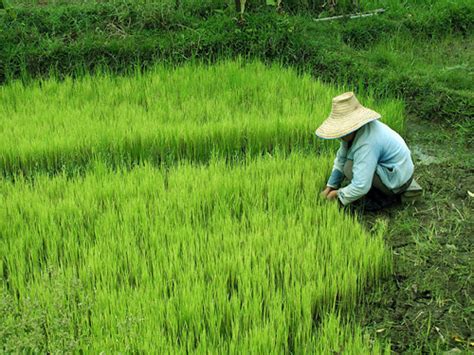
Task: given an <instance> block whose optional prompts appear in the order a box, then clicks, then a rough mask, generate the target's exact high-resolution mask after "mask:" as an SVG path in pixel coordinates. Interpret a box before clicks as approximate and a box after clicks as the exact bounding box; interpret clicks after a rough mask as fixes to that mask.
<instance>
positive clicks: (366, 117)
mask: <svg viewBox="0 0 474 355" xmlns="http://www.w3.org/2000/svg"><path fill="white" fill-rule="evenodd" d="M380 117H382V115H380V113H378V112H375V111H373V110H371V109H368V108H367V107H364V106H361V107H359V108H358V109H356V110H354V111H352V112H351V113H349V114H345V115H344V116H343V117H338V118H335V117H333V116H332V115H331V116H329V117H328V118H327V119H326V120H325V121H324V122H323V123H322V124H321V126H319V127H318V129H317V130H316V135H317V136H318V137H321V138H325V139H335V138H341V137H344V136H345V135H347V134H349V133H351V132H354V131H355V130H357V129H359V128H360V127H362V126H363V125H365V124H367V123H369V122H371V121H374V120H377V119H379V118H380Z"/></svg>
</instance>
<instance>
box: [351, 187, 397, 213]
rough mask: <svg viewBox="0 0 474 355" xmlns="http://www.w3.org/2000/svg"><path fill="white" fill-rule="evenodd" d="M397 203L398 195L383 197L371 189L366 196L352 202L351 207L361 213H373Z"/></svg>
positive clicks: (376, 190)
mask: <svg viewBox="0 0 474 355" xmlns="http://www.w3.org/2000/svg"><path fill="white" fill-rule="evenodd" d="M398 202H400V196H399V195H390V196H389V195H385V194H384V193H383V192H381V191H379V190H378V189H376V188H375V187H373V188H371V189H370V191H369V192H368V193H367V195H366V196H364V197H362V198H361V199H359V200H357V201H356V202H354V203H353V204H352V205H353V206H351V207H352V208H354V209H357V210H360V211H362V212H375V211H379V210H381V209H384V208H387V207H390V206H393V205H394V204H396V203H398Z"/></svg>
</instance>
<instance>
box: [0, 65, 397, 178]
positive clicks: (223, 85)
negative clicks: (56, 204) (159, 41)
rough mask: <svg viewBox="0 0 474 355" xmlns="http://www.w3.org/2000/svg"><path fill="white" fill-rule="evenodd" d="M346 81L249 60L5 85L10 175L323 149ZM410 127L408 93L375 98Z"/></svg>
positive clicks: (5, 161) (1, 116)
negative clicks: (325, 126)
mask: <svg viewBox="0 0 474 355" xmlns="http://www.w3.org/2000/svg"><path fill="white" fill-rule="evenodd" d="M342 90H344V89H343V88H336V87H334V86H328V85H324V84H322V83H321V82H319V81H316V80H313V79H312V78H311V77H310V76H308V75H304V76H298V75H297V74H296V73H295V72H294V71H292V70H286V69H285V70H283V69H282V68H281V67H280V66H278V65H274V66H273V67H271V68H267V67H266V66H264V65H263V64H261V63H258V62H251V63H246V62H245V61H244V60H240V61H234V62H225V63H221V64H219V65H216V66H212V67H205V66H200V65H185V66H182V67H178V68H176V69H174V70H169V69H167V68H165V67H162V66H158V67H155V68H154V69H153V70H151V71H149V72H145V73H141V72H136V74H135V75H134V76H132V77H117V76H113V75H109V74H102V75H98V76H86V77H83V78H81V79H79V80H72V79H70V78H68V79H66V80H64V81H58V80H56V79H47V80H43V81H37V82H33V83H31V84H29V85H24V84H22V83H21V82H14V83H11V84H9V85H6V86H3V87H0V98H1V101H2V105H1V106H0V124H1V126H2V129H3V133H2V140H1V141H0V157H1V158H0V171H1V172H2V173H3V175H5V176H11V175H14V174H20V173H21V174H23V175H32V174H34V172H36V171H48V172H52V173H55V172H57V171H60V170H67V171H72V170H77V169H81V168H84V167H86V166H87V165H88V164H89V162H90V161H92V160H95V159H101V160H102V161H104V162H107V163H108V164H110V165H112V166H120V165H123V164H126V165H128V166H132V165H134V164H137V163H139V162H141V161H144V160H148V161H153V162H155V163H157V164H160V163H172V162H174V161H177V160H181V159H188V160H193V161H201V162H205V161H208V160H209V159H210V157H211V156H212V155H216V156H220V157H223V158H225V159H227V160H235V159H240V158H242V157H245V156H247V155H253V156H255V155H261V154H264V153H268V152H269V153H271V152H273V151H274V150H276V149H277V150H279V151H280V152H281V153H290V152H292V151H294V150H300V151H306V152H311V153H312V154H319V153H323V152H328V148H330V147H333V145H331V144H329V143H330V142H324V141H322V140H320V139H317V138H316V137H315V135H314V131H315V129H316V128H317V127H318V126H319V125H320V124H321V123H322V121H323V120H324V119H326V117H327V116H328V115H329V112H330V110H331V99H332V97H334V96H336V95H337V94H339V93H341V91H342ZM360 100H361V102H362V103H363V104H364V105H367V106H369V107H372V108H374V109H376V110H378V111H379V112H380V113H381V114H382V115H383V120H385V122H387V123H388V124H390V125H391V126H392V127H393V128H394V129H396V130H398V131H402V130H403V106H402V104H401V103H400V102H399V101H394V100H392V101H386V102H377V103H376V102H374V101H373V99H370V98H367V97H364V96H363V95H362V96H361V97H360Z"/></svg>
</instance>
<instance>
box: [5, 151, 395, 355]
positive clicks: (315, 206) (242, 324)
mask: <svg viewBox="0 0 474 355" xmlns="http://www.w3.org/2000/svg"><path fill="white" fill-rule="evenodd" d="M331 165H332V157H329V156H328V157H325V156H316V155H315V156H308V155H306V154H302V153H294V154H292V155H291V156H289V157H285V154H281V155H280V154H279V153H276V154H274V156H269V155H268V156H266V157H263V158H258V159H253V158H246V159H245V161H244V162H243V163H242V164H239V165H230V164H227V163H226V162H225V161H224V160H222V159H220V158H218V156H217V157H216V158H212V159H211V160H210V162H209V164H207V165H199V164H196V163H192V162H186V161H180V162H178V163H177V164H176V165H175V166H171V167H167V168H162V169H157V168H156V167H154V166H152V165H151V164H149V163H145V164H141V165H140V166H137V167H135V168H134V169H131V170H125V169H119V170H118V171H116V172H112V171H110V170H109V169H108V168H107V166H106V164H105V163H104V162H101V161H98V162H95V163H94V164H93V167H92V168H91V170H90V171H89V172H88V173H87V174H85V175H83V176H76V177H73V178H72V179H71V177H68V176H66V175H64V174H59V175H57V176H55V177H52V178H51V177H50V176H48V175H47V174H44V173H38V174H37V175H36V176H35V178H34V179H33V180H27V179H24V178H21V177H18V178H17V179H16V181H14V182H13V181H10V180H6V179H3V180H0V198H1V200H2V204H1V206H0V233H1V238H0V255H1V256H2V258H1V259H0V269H1V270H0V271H1V272H0V275H2V278H1V281H0V290H1V291H0V292H1V294H0V302H1V305H2V312H0V313H2V315H1V316H0V329H2V330H1V331H2V336H1V337H0V339H1V340H0V343H1V348H2V349H3V350H4V351H7V352H8V351H33V350H34V351H41V352H43V351H44V352H55V351H58V350H61V351H79V350H81V349H82V350H84V351H87V352H89V351H91V352H101V351H106V352H116V351H120V352H138V351H146V352H159V353H167V352H172V353H184V352H197V353H262V352H265V353H266V352H273V353H276V352H278V353H281V352H284V353H288V352H293V353H303V352H316V353H328V352H331V351H335V352H339V351H343V352H348V353H367V352H370V351H373V352H374V353H379V352H381V351H382V350H386V349H383V348H381V346H380V344H378V343H375V345H371V342H370V339H367V338H366V337H365V336H363V335H362V333H361V331H360V330H358V328H357V327H354V326H353V325H346V324H345V322H346V321H345V317H344V314H349V313H350V312H352V311H353V310H354V308H355V307H356V304H357V299H358V297H359V296H360V295H361V293H362V292H363V290H364V289H365V288H366V287H367V286H368V285H371V284H374V283H376V282H377V280H378V279H380V277H381V276H383V275H385V274H387V273H388V272H389V271H390V261H389V258H388V256H387V252H386V249H385V247H384V243H383V239H382V231H380V233H378V234H375V235H370V234H368V233H367V232H365V231H364V230H363V228H362V227H361V226H360V225H359V223H357V220H356V219H355V218H354V217H352V216H350V215H346V214H344V213H343V212H342V211H340V210H339V209H338V207H337V205H336V204H330V203H327V202H325V201H322V200H320V199H319V198H318V196H319V190H320V186H322V185H323V184H324V182H325V179H326V177H327V174H328V173H329V171H330V169H331Z"/></svg>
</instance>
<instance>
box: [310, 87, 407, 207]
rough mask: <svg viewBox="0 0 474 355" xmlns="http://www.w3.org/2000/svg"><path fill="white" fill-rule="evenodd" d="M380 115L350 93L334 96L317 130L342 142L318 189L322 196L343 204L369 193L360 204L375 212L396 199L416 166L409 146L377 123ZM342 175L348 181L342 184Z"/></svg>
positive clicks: (322, 134)
mask: <svg viewBox="0 0 474 355" xmlns="http://www.w3.org/2000/svg"><path fill="white" fill-rule="evenodd" d="M380 117H381V115H380V114H379V113H377V112H375V111H372V110H370V109H368V108H366V107H364V106H362V105H361V104H360V103H359V101H358V100H357V98H356V97H355V95H354V93H352V92H346V93H344V94H342V95H339V96H337V97H335V98H333V100H332V111H331V114H330V116H329V118H327V119H326V120H325V121H324V122H323V124H322V125H321V126H320V127H319V128H318V129H317V130H316V135H317V136H319V137H321V138H325V139H335V138H339V139H340V140H341V145H340V147H339V150H338V151H337V155H336V159H335V160H334V166H333V170H332V173H331V176H330V177H329V180H328V182H327V184H326V188H325V189H324V191H323V192H322V193H321V195H322V196H323V197H324V198H327V199H328V200H335V199H336V198H337V199H338V200H339V201H340V203H341V204H342V205H344V206H346V205H349V204H351V203H353V202H355V201H357V200H359V199H361V197H363V196H365V195H367V194H368V193H369V192H370V193H369V195H368V196H366V198H365V199H362V200H359V201H358V203H360V202H362V201H365V203H366V205H365V206H364V207H365V208H366V209H367V210H377V209H380V208H383V207H386V206H388V205H391V204H392V203H394V202H395V201H397V199H398V198H399V197H400V195H401V194H402V193H404V192H405V191H406V190H407V189H408V187H409V186H410V184H411V183H412V180H413V170H414V166H413V161H412V159H411V155H410V150H409V149H408V147H407V145H406V143H405V141H404V140H403V138H402V137H400V135H399V134H398V133H397V132H395V131H394V130H392V129H391V128H390V127H388V126H387V125H385V124H384V123H382V122H380V121H378V119H379V118H380ZM344 177H346V178H347V180H348V181H349V184H348V185H347V186H346V187H344V188H340V186H341V182H342V181H343V180H344ZM367 202H368V203H369V205H367Z"/></svg>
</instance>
